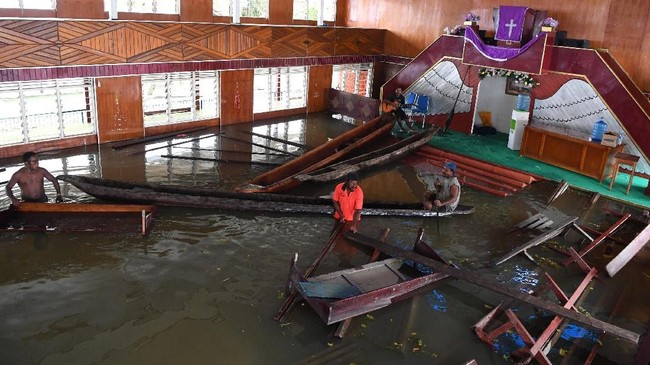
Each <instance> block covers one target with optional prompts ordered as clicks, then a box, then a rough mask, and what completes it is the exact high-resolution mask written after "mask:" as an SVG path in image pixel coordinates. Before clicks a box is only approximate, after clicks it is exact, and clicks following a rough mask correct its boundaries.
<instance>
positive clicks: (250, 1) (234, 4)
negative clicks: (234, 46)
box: [212, 0, 269, 23]
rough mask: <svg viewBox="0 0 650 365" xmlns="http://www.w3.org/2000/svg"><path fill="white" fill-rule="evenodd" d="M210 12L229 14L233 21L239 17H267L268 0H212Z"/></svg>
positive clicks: (220, 14) (221, 14)
mask: <svg viewBox="0 0 650 365" xmlns="http://www.w3.org/2000/svg"><path fill="white" fill-rule="evenodd" d="M212 13H213V14H214V15H216V16H231V17H233V23H239V18H240V17H247V18H264V19H266V18H268V14H269V0H212Z"/></svg>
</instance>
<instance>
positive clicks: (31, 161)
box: [5, 151, 63, 207]
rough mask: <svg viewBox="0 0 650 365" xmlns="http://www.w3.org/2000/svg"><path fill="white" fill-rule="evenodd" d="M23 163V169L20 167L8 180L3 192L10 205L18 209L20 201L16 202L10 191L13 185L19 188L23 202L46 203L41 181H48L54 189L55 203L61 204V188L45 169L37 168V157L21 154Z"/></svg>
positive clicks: (26, 153)
mask: <svg viewBox="0 0 650 365" xmlns="http://www.w3.org/2000/svg"><path fill="white" fill-rule="evenodd" d="M23 162H24V163H25V167H21V168H20V169H19V170H18V171H16V172H15V173H14V174H13V175H12V176H11V179H9V182H8V183H7V186H6V187H5V190H6V192H7V196H8V197H9V199H11V204H12V205H14V206H16V207H18V206H20V200H18V199H17V198H16V197H15V196H14V193H13V191H11V189H12V188H13V187H14V185H16V184H18V186H19V187H20V198H21V199H22V201H24V202H39V203H47V195H45V186H44V185H43V179H48V180H50V181H51V182H52V185H54V189H56V202H57V203H61V202H63V197H62V196H61V187H60V186H59V182H58V181H57V180H56V178H55V177H54V176H52V174H50V172H49V171H47V170H46V169H44V168H42V167H39V166H38V156H37V155H36V153H34V152H31V151H30V152H25V153H24V154H23Z"/></svg>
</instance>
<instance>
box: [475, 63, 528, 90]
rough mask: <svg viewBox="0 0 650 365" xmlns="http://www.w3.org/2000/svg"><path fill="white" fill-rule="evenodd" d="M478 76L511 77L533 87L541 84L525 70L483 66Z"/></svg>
mask: <svg viewBox="0 0 650 365" xmlns="http://www.w3.org/2000/svg"><path fill="white" fill-rule="evenodd" d="M478 77H479V78H481V79H483V78H486V77H511V78H513V79H514V80H515V81H517V82H519V83H520V84H523V85H524V86H526V87H530V88H533V87H536V86H539V82H537V80H535V79H534V78H532V77H531V76H530V75H529V74H527V73H525V72H517V71H510V70H503V69H500V68H485V67H484V68H481V69H479V70H478Z"/></svg>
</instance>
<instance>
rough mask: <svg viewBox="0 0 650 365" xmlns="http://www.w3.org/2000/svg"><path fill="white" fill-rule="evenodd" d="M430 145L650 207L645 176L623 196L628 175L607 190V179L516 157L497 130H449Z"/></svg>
mask: <svg viewBox="0 0 650 365" xmlns="http://www.w3.org/2000/svg"><path fill="white" fill-rule="evenodd" d="M429 145H430V146H433V147H436V148H440V149H443V150H446V151H450V152H454V153H458V154H462V155H466V156H470V157H474V158H477V159H480V160H484V161H490V162H492V163H495V164H498V165H503V166H508V167H512V168H515V169H517V170H522V171H526V172H530V173H533V174H536V175H540V176H543V177H545V178H547V179H549V180H553V181H557V182H559V181H562V180H566V181H567V182H568V183H569V184H570V185H571V186H574V187H578V188H581V189H584V190H588V191H596V192H598V193H600V194H601V195H604V196H609V197H611V198H613V199H616V200H620V201H624V202H627V203H631V204H634V205H637V206H641V207H645V208H650V196H648V195H645V194H644V190H645V188H646V187H647V186H648V179H645V178H642V177H638V176H637V177H635V178H634V180H633V183H632V188H631V190H630V194H629V195H625V190H626V188H627V183H628V180H629V175H628V174H625V173H619V174H618V177H617V178H616V182H615V184H614V187H613V188H612V190H611V191H610V190H609V179H606V180H604V181H603V183H602V184H601V183H599V182H598V180H596V179H593V178H591V177H587V176H584V175H581V174H577V173H574V172H571V171H569V170H565V169H562V168H559V167H556V166H552V165H549V164H547V163H544V162H541V161H537V160H534V159H532V158H528V157H522V156H519V151H513V150H510V149H509V148H508V146H507V145H508V135H507V134H503V133H497V134H495V135H489V136H480V135H476V134H469V135H468V134H464V133H460V132H451V133H449V134H445V135H439V136H435V137H433V139H432V140H431V142H429Z"/></svg>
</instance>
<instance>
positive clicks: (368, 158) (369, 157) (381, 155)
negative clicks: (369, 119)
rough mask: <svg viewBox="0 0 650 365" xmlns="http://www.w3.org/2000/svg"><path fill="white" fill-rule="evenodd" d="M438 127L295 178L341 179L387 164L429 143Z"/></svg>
mask: <svg viewBox="0 0 650 365" xmlns="http://www.w3.org/2000/svg"><path fill="white" fill-rule="evenodd" d="M438 129H439V128H437V127H434V128H429V129H426V130H424V131H421V132H419V133H416V134H414V135H412V136H409V137H407V138H404V139H402V140H400V141H398V142H396V143H393V144H391V145H389V146H386V147H384V148H380V149H378V150H375V151H372V152H369V153H366V154H363V155H361V156H357V157H353V158H350V159H347V160H344V161H341V162H338V163H335V164H333V165H329V166H326V167H323V168H321V169H318V170H315V171H312V172H310V173H307V174H300V175H297V176H296V177H295V178H296V179H297V180H301V181H332V180H336V179H340V178H342V177H344V176H346V175H348V174H350V173H352V172H358V171H361V170H363V169H367V168H369V167H376V166H381V165H385V164H387V163H389V162H392V161H395V160H397V159H399V158H400V157H403V156H405V155H406V154H408V153H410V152H412V151H415V150H416V149H418V148H420V147H421V146H423V145H425V144H427V143H428V142H429V141H430V140H431V137H433V136H434V135H435V134H436V133H437V132H438Z"/></svg>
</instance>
